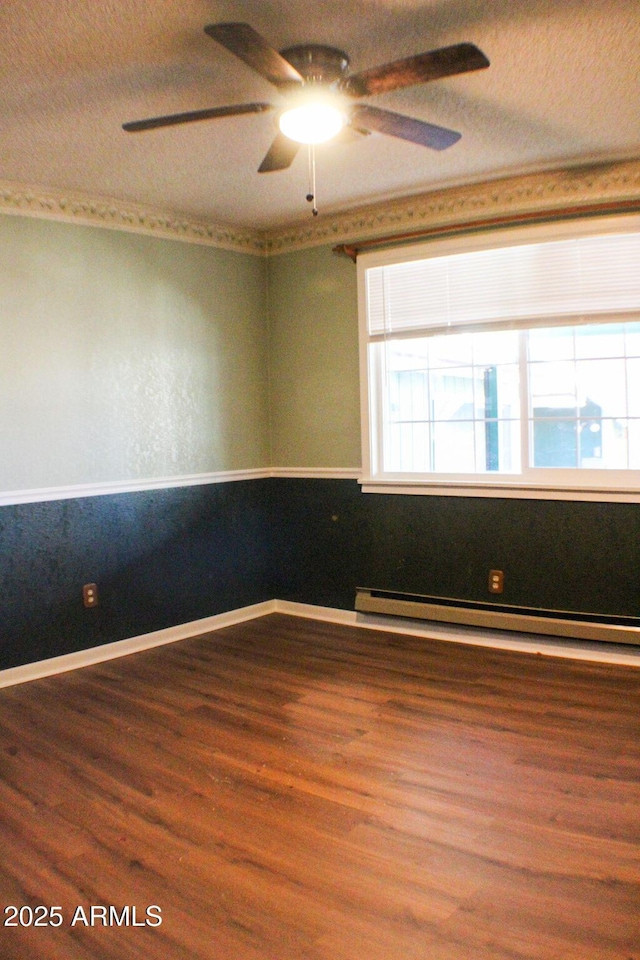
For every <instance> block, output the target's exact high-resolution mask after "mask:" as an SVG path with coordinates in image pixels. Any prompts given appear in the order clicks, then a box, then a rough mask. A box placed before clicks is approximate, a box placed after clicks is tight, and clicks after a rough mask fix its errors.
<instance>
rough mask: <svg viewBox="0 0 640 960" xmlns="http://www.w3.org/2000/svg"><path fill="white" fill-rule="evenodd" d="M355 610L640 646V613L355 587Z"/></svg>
mask: <svg viewBox="0 0 640 960" xmlns="http://www.w3.org/2000/svg"><path fill="white" fill-rule="evenodd" d="M355 608H356V610H358V611H360V612H361V613H378V614H384V615H387V616H394V617H407V618H410V619H412V620H433V621H436V622H442V623H456V624H460V625H464V626H467V627H484V628H485V629H490V630H512V631H515V632H518V633H537V634H544V635H545V636H551V637H569V638H571V639H575V640H600V641H602V640H606V641H609V642H611V643H634V644H637V645H639V646H640V617H613V616H608V615H599V614H591V613H577V612H572V611H565V610H541V609H537V608H529V607H517V606H511V605H509V604H499V603H482V602H478V601H474V600H471V601H467V600H454V599H451V598H450V597H428V596H422V595H421V594H415V593H394V592H392V591H390V590H374V589H371V588H370V587H358V588H357V590H356V604H355Z"/></svg>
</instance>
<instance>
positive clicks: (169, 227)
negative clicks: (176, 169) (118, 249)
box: [0, 180, 266, 256]
mask: <svg viewBox="0 0 640 960" xmlns="http://www.w3.org/2000/svg"><path fill="white" fill-rule="evenodd" d="M0 213H6V214H17V215H19V216H23V217H36V218H38V219H45V220H58V221H62V222H64V223H77V224H81V225H83V226H90V227H106V228H107V229H111V230H124V231H125V232H128V233H141V234H145V235H146V236H153V237H163V238H164V239H169V240H182V241H184V242H186V243H197V244H202V245H204V246H211V247H220V248H222V249H224V250H233V251H236V252H239V253H252V254H255V255H257V256H264V255H265V254H266V239H265V235H264V234H263V233H261V232H259V231H257V230H251V229H248V228H246V229H245V228H243V227H233V226H229V225H228V224H220V223H214V222H212V221H208V220H198V219H190V218H189V217H183V216H180V215H179V214H175V213H170V212H167V211H166V210H165V211H161V210H152V209H149V208H148V207H143V206H140V205H139V204H135V203H123V202H122V201H120V200H113V199H109V198H106V197H100V198H95V197H89V196H86V195H83V194H80V193H69V192H66V191H61V190H57V189H55V188H53V189H50V188H47V187H41V186H28V185H24V184H17V183H12V182H9V181H6V180H1V181H0Z"/></svg>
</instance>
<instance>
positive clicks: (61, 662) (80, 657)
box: [0, 600, 275, 688]
mask: <svg viewBox="0 0 640 960" xmlns="http://www.w3.org/2000/svg"><path fill="white" fill-rule="evenodd" d="M274 611H275V600H267V601H265V602H264V603H254V604H252V605H251V606H248V607H239V608H238V609H237V610H229V612H228V613H219V614H217V615H216V616H213V617H205V618H204V619H202V620H192V621H191V622H190V623H181V624H179V625H178V626H176V627H167V629H166V630H155V631H154V632H153V633H144V634H142V635H141V636H139V637H130V638H128V639H126V640H116V641H115V642H114V643H105V644H102V645H101V646H99V647H90V648H89V649H88V650H78V651H77V652H76V653H66V654H64V655H63V656H61V657H51V658H50V659H49V660H38V661H36V662H35V663H25V664H24V666H20V667H10V668H9V669H8V670H2V671H0V688H1V687H12V686H14V685H15V684H18V683H26V682H27V681H28V680H39V679H41V678H42V677H51V676H53V675H54V674H56V673H66V672H67V670H78V669H79V668H80V667H87V666H90V665H91V664H94V663H104V662H105V661H106V660H115V659H117V658H118V657H126V656H128V654H130V653H140V651H142V650H150V649H151V648H152V647H160V646H162V645H163V644H165V643H175V642H176V641H177V640H188V639H189V638H190V637H198V636H200V635H201V634H203V633H210V632H211V631H213V630H221V629H222V627H231V626H233V624H235V623H244V622H245V621H246V620H254V619H255V618H256V617H264V616H265V615H266V614H268V613H274Z"/></svg>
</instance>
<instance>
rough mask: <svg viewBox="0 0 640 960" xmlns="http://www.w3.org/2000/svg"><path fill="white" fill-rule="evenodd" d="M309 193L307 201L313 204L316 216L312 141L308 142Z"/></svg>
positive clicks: (314, 162)
mask: <svg viewBox="0 0 640 960" xmlns="http://www.w3.org/2000/svg"><path fill="white" fill-rule="evenodd" d="M308 158H309V193H308V194H307V200H308V201H309V203H312V204H313V207H312V209H311V212H312V214H313V215H314V217H317V216H318V207H317V204H316V146H315V144H314V143H310V144H309V152H308Z"/></svg>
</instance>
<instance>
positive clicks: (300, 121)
mask: <svg viewBox="0 0 640 960" xmlns="http://www.w3.org/2000/svg"><path fill="white" fill-rule="evenodd" d="M344 124H345V116H344V114H343V113H342V111H341V110H338V108H337V107H334V106H332V105H331V104H327V103H309V104H305V105H303V106H300V107H294V108H293V109H291V110H285V112H284V113H283V114H282V115H281V117H280V121H279V125H280V130H281V131H282V133H284V135H285V137H289V139H290V140H295V141H296V142H297V143H325V142H326V141H327V140H331V139H332V137H335V136H336V135H337V134H338V133H340V131H341V130H342V128H343V127H344Z"/></svg>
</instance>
